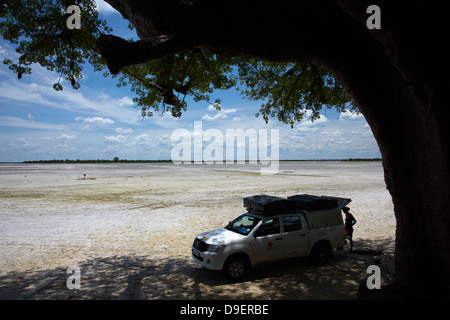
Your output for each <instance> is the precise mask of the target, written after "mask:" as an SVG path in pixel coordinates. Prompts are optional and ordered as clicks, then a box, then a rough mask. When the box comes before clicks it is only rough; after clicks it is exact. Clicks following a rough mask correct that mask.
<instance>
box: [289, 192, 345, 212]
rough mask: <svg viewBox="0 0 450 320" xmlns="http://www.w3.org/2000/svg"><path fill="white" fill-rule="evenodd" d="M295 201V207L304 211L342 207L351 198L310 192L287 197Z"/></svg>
mask: <svg viewBox="0 0 450 320" xmlns="http://www.w3.org/2000/svg"><path fill="white" fill-rule="evenodd" d="M288 200H292V201H295V203H296V204H297V208H298V209H299V210H304V211H319V210H328V209H342V208H343V207H345V206H346V205H347V204H348V203H350V202H351V201H352V200H351V199H348V198H338V197H330V196H314V195H310V194H298V195H295V196H290V197H288Z"/></svg>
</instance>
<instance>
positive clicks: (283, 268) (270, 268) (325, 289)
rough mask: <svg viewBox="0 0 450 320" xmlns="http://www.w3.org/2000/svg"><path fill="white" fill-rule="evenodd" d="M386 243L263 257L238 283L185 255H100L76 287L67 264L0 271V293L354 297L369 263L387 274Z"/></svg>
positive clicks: (86, 263) (389, 254)
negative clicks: (330, 254) (328, 255)
mask: <svg viewBox="0 0 450 320" xmlns="http://www.w3.org/2000/svg"><path fill="white" fill-rule="evenodd" d="M355 247H356V245H355ZM391 247H392V239H384V240H377V241H373V240H363V241H359V247H356V248H355V249H356V250H355V252H354V253H348V252H347V250H344V251H335V252H334V258H333V260H331V261H330V262H329V263H328V264H327V265H325V266H323V267H316V266H313V265H312V264H311V263H310V261H309V259H308V258H295V259H289V260H284V261H279V262H271V263H264V264H260V265H257V266H254V267H253V269H252V273H251V275H250V276H249V278H248V279H247V280H246V281H243V282H240V283H230V282H228V281H227V280H226V279H225V278H224V277H223V275H222V274H221V272H218V271H217V272H216V271H210V270H207V269H205V268H203V267H201V266H199V265H197V264H196V263H195V262H193V261H192V259H191V257H189V256H182V257H174V258H169V259H167V258H162V257H154V256H151V255H149V256H111V257H102V258H96V259H91V260H86V261H84V262H81V263H80V264H79V265H78V266H79V267H80V270H81V282H80V284H81V288H80V289H72V290H70V289H68V288H67V284H66V281H67V279H68V278H69V276H70V275H71V274H67V272H66V270H67V267H68V266H64V267H58V268H54V269H49V270H38V271H33V270H32V271H29V272H16V273H9V274H6V275H3V276H0V299H264V300H266V299H355V298H356V294H357V291H358V286H359V283H360V281H361V280H363V279H366V278H367V277H368V276H369V275H368V274H367V273H366V270H367V267H368V266H369V265H372V264H377V265H380V266H381V270H382V275H383V278H382V285H383V282H384V283H387V282H389V281H390V280H391V279H390V276H391V274H392V270H391V265H392V263H391V262H392V260H393V252H392V251H393V250H392V249H391Z"/></svg>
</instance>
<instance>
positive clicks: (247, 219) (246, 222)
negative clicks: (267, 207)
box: [225, 214, 261, 235]
mask: <svg viewBox="0 0 450 320" xmlns="http://www.w3.org/2000/svg"><path fill="white" fill-rule="evenodd" d="M259 221H261V219H259V218H256V217H252V216H249V215H247V214H243V215H241V216H239V217H237V218H236V219H234V220H233V221H230V223H229V224H228V225H227V226H226V227H225V229H227V230H230V231H233V232H236V233H239V234H243V235H248V234H249V233H250V231H252V230H253V228H254V227H256V226H257V224H258V223H259Z"/></svg>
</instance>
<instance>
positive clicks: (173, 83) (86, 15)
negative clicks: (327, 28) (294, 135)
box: [0, 0, 357, 126]
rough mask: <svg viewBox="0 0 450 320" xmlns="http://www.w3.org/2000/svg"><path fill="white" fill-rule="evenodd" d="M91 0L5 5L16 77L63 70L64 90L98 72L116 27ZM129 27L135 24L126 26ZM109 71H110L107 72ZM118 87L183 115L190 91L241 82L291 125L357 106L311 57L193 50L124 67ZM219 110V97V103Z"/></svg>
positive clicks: (3, 22) (13, 0)
mask: <svg viewBox="0 0 450 320" xmlns="http://www.w3.org/2000/svg"><path fill="white" fill-rule="evenodd" d="M72 4H76V5H78V6H79V7H80V9H81V29H73V30H71V29H68V28H67V25H66V21H67V19H68V17H69V16H70V15H69V14H67V13H66V9H67V7H68V6H69V5H72ZM95 6H96V4H95V1H93V0H28V1H27V3H26V5H24V4H23V1H22V0H6V1H4V2H2V4H1V6H0V15H1V16H2V17H3V18H1V19H0V32H1V35H2V37H3V38H4V39H5V40H8V41H10V42H11V43H12V44H14V45H15V46H16V51H17V52H18V54H19V57H18V58H16V59H14V60H12V59H5V60H4V61H3V63H5V64H6V65H8V66H9V69H11V70H12V71H13V72H15V73H16V74H17V76H18V78H19V79H20V78H22V76H23V75H24V74H30V73H31V66H32V64H40V65H41V66H43V67H45V68H47V69H48V70H51V71H55V72H57V73H58V74H59V75H60V80H59V81H58V83H55V84H54V85H53V88H54V89H55V90H57V91H61V90H63V86H62V84H61V78H62V77H64V79H65V80H67V81H69V82H70V83H71V85H72V87H73V88H74V89H77V88H79V86H80V84H79V80H80V79H81V78H82V70H83V65H84V64H85V63H86V62H88V63H90V64H92V65H93V66H94V69H95V70H96V71H100V70H102V69H103V68H105V66H106V62H105V61H104V59H103V58H102V57H101V56H100V54H99V51H98V49H97V47H96V43H95V41H96V39H97V38H98V37H99V36H100V35H101V34H106V33H109V32H110V31H112V30H111V29H110V28H109V27H108V26H107V24H106V22H105V21H103V20H101V19H100V18H99V16H98V13H97V11H96V7H95ZM129 28H133V26H132V25H129ZM104 75H105V76H108V75H109V73H108V72H104ZM113 77H116V78H117V79H118V86H119V87H121V86H130V87H131V90H132V91H133V92H134V93H135V94H136V98H134V101H135V102H136V103H137V105H138V106H140V107H141V112H142V116H152V115H153V113H154V112H155V111H161V112H167V111H169V112H171V113H172V115H173V116H174V117H181V115H182V113H183V111H185V110H186V108H187V103H186V100H185V98H186V96H191V97H193V99H194V101H200V100H203V101H208V102H209V103H211V102H210V99H211V94H212V93H213V91H214V90H215V89H220V90H229V89H231V88H233V87H235V86H236V85H237V84H238V82H239V83H240V85H241V86H243V89H242V90H241V93H242V95H243V96H244V97H245V98H248V99H251V100H257V101H262V103H263V104H262V105H261V108H260V111H259V112H258V113H257V116H258V115H262V117H263V118H264V120H265V121H266V122H267V121H268V120H269V118H271V117H276V118H278V120H280V121H282V122H284V123H288V124H290V125H291V126H292V125H293V124H294V123H295V122H296V121H300V120H301V119H302V118H303V116H304V114H305V113H306V112H307V110H311V111H312V112H311V114H312V116H311V119H312V120H314V119H316V118H318V117H319V112H320V110H322V108H323V107H324V106H325V107H327V108H331V107H335V108H337V109H338V111H342V110H343V109H344V108H347V109H350V110H351V111H357V108H356V107H355V106H351V101H352V100H351V97H350V96H349V95H348V93H346V92H345V90H344V89H343V88H342V86H341V85H339V84H338V83H337V82H336V80H335V79H334V78H333V77H332V75H330V74H329V73H327V72H325V71H323V70H321V69H319V68H318V67H316V66H314V65H312V64H309V63H273V62H267V61H258V60H251V59H244V58H240V57H227V56H219V55H215V54H213V53H212V52H210V51H208V50H201V49H192V50H189V51H185V52H181V53H178V54H175V55H170V56H166V57H164V58H161V59H156V60H152V61H149V62H147V63H144V64H140V65H131V66H126V67H124V68H123V69H122V70H121V72H120V73H119V74H118V75H116V76H113ZM213 104H214V106H215V107H216V108H217V109H220V100H219V99H216V100H215V101H214V103H213Z"/></svg>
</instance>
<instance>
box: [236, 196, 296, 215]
mask: <svg viewBox="0 0 450 320" xmlns="http://www.w3.org/2000/svg"><path fill="white" fill-rule="evenodd" d="M244 207H245V208H247V210H254V211H258V212H259V213H262V214H264V215H274V214H277V213H283V212H292V211H296V210H297V205H296V203H295V202H294V201H292V200H288V199H285V198H280V197H275V196H268V195H257V196H250V197H246V198H244Z"/></svg>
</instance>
